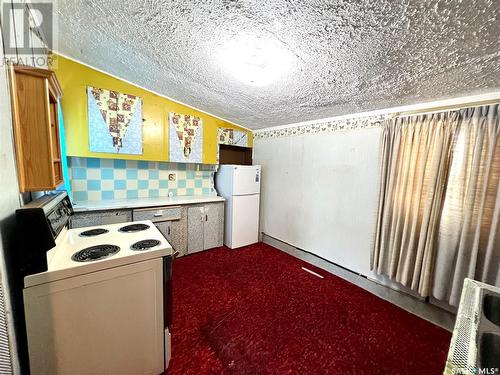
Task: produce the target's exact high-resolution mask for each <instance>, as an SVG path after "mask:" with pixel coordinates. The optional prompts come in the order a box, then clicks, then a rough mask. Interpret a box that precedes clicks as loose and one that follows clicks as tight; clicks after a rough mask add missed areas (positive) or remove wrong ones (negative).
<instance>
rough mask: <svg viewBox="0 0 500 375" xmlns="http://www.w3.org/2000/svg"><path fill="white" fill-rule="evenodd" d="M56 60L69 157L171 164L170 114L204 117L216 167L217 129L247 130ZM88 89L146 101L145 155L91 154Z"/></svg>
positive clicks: (208, 157)
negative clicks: (106, 90)
mask: <svg viewBox="0 0 500 375" xmlns="http://www.w3.org/2000/svg"><path fill="white" fill-rule="evenodd" d="M55 58H56V60H55V64H53V69H54V71H55V72H56V75H57V78H58V79H59V82H60V83H61V87H62V90H63V98H62V101H61V105H62V110H63V116H64V128H65V133H66V147H67V154H68V156H83V157H99V158H112V159H140V160H151V161H168V159H169V148H168V141H169V139H168V134H169V133H168V114H169V112H177V113H182V114H189V115H194V116H198V117H201V118H202V120H203V162H204V163H206V164H215V163H216V158H217V147H218V143H217V129H218V128H219V127H224V128H232V129H238V130H245V129H243V128H240V127H238V126H235V125H233V124H231V123H228V122H226V121H224V120H220V119H218V118H216V117H213V116H210V115H207V114H205V113H203V112H199V111H197V110H195V109H193V108H191V107H188V106H185V105H182V104H178V103H176V102H173V101H171V100H168V99H166V98H164V97H161V96H158V95H156V94H153V93H151V92H149V91H147V90H144V89H141V88H138V87H136V86H134V85H131V84H129V83H126V82H124V81H122V80H119V79H117V78H113V77H111V76H109V75H107V74H104V73H101V72H98V71H97V70H94V69H92V68H89V67H87V66H85V65H82V64H79V63H77V62H75V61H72V60H68V59H66V58H64V57H62V56H55ZM87 86H94V87H99V88H103V89H110V90H115V91H119V92H122V93H125V94H132V95H136V96H140V97H141V98H142V103H143V107H142V108H143V109H142V117H143V118H144V119H145V120H144V122H143V145H144V152H143V154H142V155H120V154H108V153H97V152H90V151H89V132H88V125H87V92H86V88H87ZM248 139H249V145H250V146H251V145H252V143H253V135H252V133H251V132H249V135H248Z"/></svg>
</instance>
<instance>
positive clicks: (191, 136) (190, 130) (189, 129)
mask: <svg viewBox="0 0 500 375" xmlns="http://www.w3.org/2000/svg"><path fill="white" fill-rule="evenodd" d="M169 143H170V159H169V160H170V161H171V162H180V163H202V162H203V122H202V119H201V118H199V117H195V116H192V115H183V114H180V113H175V112H170V114H169Z"/></svg>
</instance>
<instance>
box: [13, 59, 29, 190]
mask: <svg viewBox="0 0 500 375" xmlns="http://www.w3.org/2000/svg"><path fill="white" fill-rule="evenodd" d="M9 80H10V87H11V91H10V97H11V108H12V117H13V118H12V120H13V121H12V125H13V128H14V147H15V151H16V162H17V171H18V173H17V178H18V180H19V190H20V191H21V192H23V191H26V177H25V171H24V163H23V159H22V155H23V154H24V150H23V145H22V142H21V131H20V129H19V124H20V122H21V120H20V118H19V112H20V111H19V103H18V98H17V95H16V93H17V84H16V75H15V70H14V66H13V65H10V69H9Z"/></svg>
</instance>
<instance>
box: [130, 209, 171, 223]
mask: <svg viewBox="0 0 500 375" xmlns="http://www.w3.org/2000/svg"><path fill="white" fill-rule="evenodd" d="M133 218H134V221H140V220H151V221H152V222H158V221H170V220H179V219H180V218H181V207H180V206H175V207H155V208H144V209H139V210H134V211H133Z"/></svg>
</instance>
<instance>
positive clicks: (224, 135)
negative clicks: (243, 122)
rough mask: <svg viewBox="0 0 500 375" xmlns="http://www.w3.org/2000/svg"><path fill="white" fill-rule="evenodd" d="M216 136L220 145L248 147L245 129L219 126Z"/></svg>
mask: <svg viewBox="0 0 500 375" xmlns="http://www.w3.org/2000/svg"><path fill="white" fill-rule="evenodd" d="M218 138H219V139H218V143H219V144H220V145H233V146H241V147H248V134H247V132H245V131H241V130H234V129H229V128H219V129H218Z"/></svg>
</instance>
